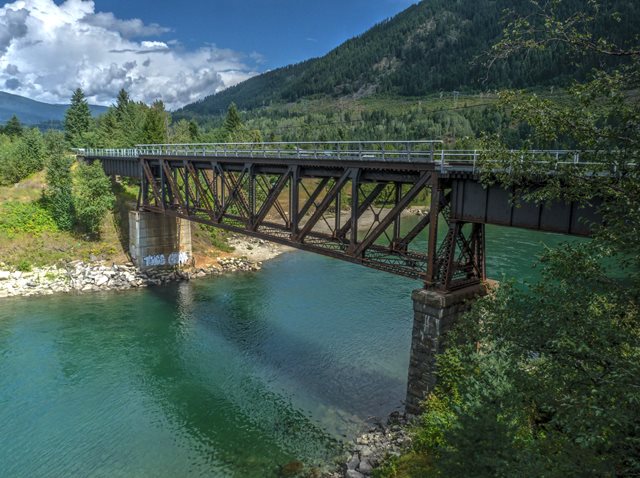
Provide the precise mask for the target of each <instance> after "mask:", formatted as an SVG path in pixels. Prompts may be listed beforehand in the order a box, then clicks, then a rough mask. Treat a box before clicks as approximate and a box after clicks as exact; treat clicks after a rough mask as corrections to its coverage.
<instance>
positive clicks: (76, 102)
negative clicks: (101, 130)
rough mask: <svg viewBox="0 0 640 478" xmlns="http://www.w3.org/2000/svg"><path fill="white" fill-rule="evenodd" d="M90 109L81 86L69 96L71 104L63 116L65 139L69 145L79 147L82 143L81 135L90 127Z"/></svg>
mask: <svg viewBox="0 0 640 478" xmlns="http://www.w3.org/2000/svg"><path fill="white" fill-rule="evenodd" d="M91 122H92V118H91V110H89V103H87V99H86V98H85V96H84V92H83V91H82V89H81V88H77V89H76V90H75V91H74V92H73V96H72V97H71V106H69V109H68V110H67V112H66V114H65V116H64V130H65V139H66V140H67V141H68V142H69V144H71V146H73V147H76V148H79V147H82V146H83V144H84V138H83V136H84V135H85V134H86V133H88V132H89V130H90V129H91Z"/></svg>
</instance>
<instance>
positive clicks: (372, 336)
mask: <svg viewBox="0 0 640 478" xmlns="http://www.w3.org/2000/svg"><path fill="white" fill-rule="evenodd" d="M487 237H488V244H487V256H488V270H489V274H490V276H491V277H493V278H496V279H500V278H502V277H518V278H531V277H533V276H535V274H536V271H535V269H533V268H532V267H531V264H532V263H533V262H534V260H535V256H536V255H538V254H539V253H540V252H541V251H542V249H543V247H544V246H543V244H547V245H554V244H557V243H559V242H562V241H564V240H566V238H565V237H562V236H557V235H548V234H547V235H545V234H539V233H532V232H529V231H522V230H517V229H505V228H494V227H491V228H488V230H487ZM419 286H420V284H419V283H418V282H415V281H411V280H406V279H403V278H400V277H396V276H393V275H390V274H386V273H382V272H377V271H372V270H369V269H366V268H363V267H359V266H355V265H352V264H348V263H346V262H341V261H337V260H332V259H327V258H324V257H321V256H317V255H313V254H309V253H302V252H292V253H286V254H283V255H281V256H280V257H278V258H276V259H274V260H272V261H269V262H267V263H265V265H264V268H263V270H262V271H260V272H258V273H246V274H245V273H242V274H235V275H228V276H225V277H217V278H212V279H206V280H199V281H193V282H189V283H181V284H175V285H171V286H167V287H158V288H150V289H146V290H137V291H131V292H124V293H123V292H117V293H115V292H114V293H111V292H105V293H95V294H86V295H77V296H73V295H68V296H67V295H61V296H57V297H46V298H36V299H33V298H29V299H5V300H3V301H2V302H0V477H85V476H87V477H88V476H91V477H110V478H116V477H143V476H144V477H146V476H148V477H191V476H211V477H218V476H220V477H227V476H229V477H253V476H256V477H262V476H265V477H269V476H278V470H279V468H280V467H281V466H282V465H284V464H287V463H289V462H291V461H293V460H301V461H302V462H304V463H305V464H306V465H307V466H313V465H319V464H324V463H327V462H330V461H331V460H332V459H333V457H334V456H335V455H336V453H338V451H339V449H340V443H341V442H343V441H345V440H348V439H351V438H353V437H354V436H355V435H356V434H357V433H358V432H359V431H360V430H361V429H362V427H363V426H365V424H366V423H367V421H368V420H371V419H372V417H378V418H384V417H386V416H387V415H388V414H389V413H390V412H392V411H394V410H401V409H402V401H403V399H404V394H405V387H406V376H407V367H408V362H409V346H410V338H411V325H412V311H411V309H412V303H411V300H410V294H411V291H412V290H413V289H415V288H418V287H419Z"/></svg>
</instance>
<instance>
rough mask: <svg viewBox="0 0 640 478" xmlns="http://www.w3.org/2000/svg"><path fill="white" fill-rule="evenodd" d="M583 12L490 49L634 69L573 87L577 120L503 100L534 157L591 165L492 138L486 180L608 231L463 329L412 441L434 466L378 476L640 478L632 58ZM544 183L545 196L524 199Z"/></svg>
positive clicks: (554, 18)
mask: <svg viewBox="0 0 640 478" xmlns="http://www.w3.org/2000/svg"><path fill="white" fill-rule="evenodd" d="M586 4H587V5H586V7H585V9H584V11H580V12H578V13H576V14H575V16H572V17H570V18H566V17H564V16H563V15H562V14H561V12H559V11H558V10H557V9H556V7H557V6H558V5H560V2H550V3H549V4H548V5H546V6H545V8H548V9H550V10H544V9H543V10H541V11H542V12H543V13H544V15H542V16H541V18H540V19H539V20H541V24H538V23H529V22H536V21H538V19H536V18H531V19H517V20H516V21H515V23H514V24H512V25H510V28H508V29H507V30H506V31H505V38H504V40H503V42H501V44H500V45H498V46H497V47H496V49H497V51H499V52H500V54H504V52H507V53H508V52H509V51H510V50H516V49H522V48H525V49H526V48H544V47H545V45H546V42H545V38H550V39H553V38H566V39H568V40H567V41H568V46H570V47H571V48H573V49H574V50H575V51H577V52H579V51H581V50H590V51H591V52H592V53H593V52H596V53H598V54H602V55H605V56H606V55H616V56H621V57H626V58H628V60H629V61H628V63H627V64H626V65H624V66H622V67H620V69H619V70H618V71H613V72H596V73H594V76H593V79H592V80H591V81H589V82H587V83H584V84H579V85H575V86H574V87H572V88H571V89H570V91H569V93H570V94H571V95H572V97H573V99H574V104H573V105H572V106H571V107H567V105H564V104H561V103H559V102H555V101H552V100H549V99H541V98H538V97H536V96H535V95H534V96H530V95H523V94H521V93H516V92H513V93H507V94H505V95H504V100H505V102H507V103H508V105H509V107H510V108H512V115H513V117H514V119H515V120H516V121H520V122H524V123H526V124H527V125H528V127H529V130H530V132H531V136H530V140H531V143H535V144H537V145H542V146H544V145H546V144H553V143H554V142H557V141H567V142H570V143H571V144H573V145H574V146H575V147H576V149H578V150H580V151H591V153H589V154H588V155H587V157H588V159H589V161H590V164H588V165H582V166H579V167H576V166H575V165H573V164H558V165H555V164H554V163H553V162H551V161H552V159H553V158H546V160H547V161H548V162H545V163H541V162H540V160H541V157H533V156H531V155H527V154H521V153H516V154H513V153H511V152H509V151H508V149H507V148H505V146H504V144H503V141H502V138H501V137H500V136H495V137H492V138H490V139H488V140H487V147H488V148H490V149H491V155H490V156H489V155H487V157H485V158H483V160H482V161H483V162H484V166H485V168H484V171H485V173H484V177H483V180H484V181H485V182H488V183H490V182H498V183H500V184H502V185H505V186H507V187H509V188H513V189H514V190H515V191H516V192H517V193H518V194H522V195H524V196H525V197H526V198H527V199H530V200H531V199H533V200H538V201H553V200H558V199H561V200H567V201H582V202H584V201H591V200H593V198H599V199H600V200H601V201H602V206H601V207H600V212H601V214H602V215H603V219H604V224H605V226H606V227H597V228H596V231H595V236H594V238H593V240H592V241H591V242H582V243H572V244H569V245H565V246H564V247H561V248H558V249H555V250H549V251H547V252H546V254H545V255H544V257H543V258H542V260H541V264H540V267H541V270H542V275H541V279H540V280H539V281H538V282H536V283H530V284H520V285H514V284H502V285H501V286H500V287H499V289H498V290H497V291H495V293H493V294H491V295H490V296H488V297H486V298H484V299H482V300H480V301H479V302H477V303H476V304H475V306H474V308H473V310H472V311H471V312H470V313H469V314H468V315H467V316H465V317H464V318H463V319H461V321H460V322H459V324H458V325H457V327H456V328H455V330H454V331H453V332H452V334H451V336H450V337H448V340H449V344H450V347H449V349H448V350H447V352H446V353H444V354H443V355H442V356H440V357H439V358H438V367H439V385H438V387H437V388H436V390H435V391H434V392H433V393H432V394H431V395H430V396H429V397H428V398H427V400H426V402H425V404H424V410H425V411H424V413H423V415H422V416H421V417H420V422H419V424H418V426H417V427H416V430H415V441H414V449H413V450H412V453H413V454H414V455H419V456H424V457H428V458H429V460H430V462H429V465H428V466H424V467H422V470H421V471H420V472H418V474H415V473H414V474H409V473H404V474H402V473H400V472H398V469H397V468H396V469H394V466H395V465H396V464H397V463H398V460H395V461H392V462H390V464H389V465H387V467H386V468H385V469H384V470H381V472H380V473H381V474H382V476H474V477H487V478H489V477H514V476H518V477H519V476H526V477H549V478H555V477H557V478H561V477H562V478H564V477H633V476H640V382H639V379H638V377H640V241H638V235H639V234H640V208H638V204H640V170H639V168H638V167H637V165H638V164H640V161H639V159H640V115H639V114H638V112H639V111H640V98H639V97H638V96H637V95H636V94H635V92H636V91H638V88H639V87H640V53H638V52H640V49H639V48H638V47H637V46H635V47H628V46H626V45H617V44H615V43H614V42H612V41H610V39H608V38H596V37H594V36H593V33H592V32H593V30H592V28H591V27H592V24H593V22H594V21H595V20H594V19H595V18H597V14H598V2H595V1H588V2H586ZM532 32H536V35H540V32H544V35H546V36H542V37H539V36H536V37H535V38H531V37H530V35H531V34H532ZM525 149H526V145H525ZM550 164H553V165H554V175H553V176H551V177H550V176H549V175H548V170H549V167H550ZM496 165H497V166H498V167H496ZM541 175H544V177H545V185H544V186H543V187H541V188H540V189H538V190H536V191H535V192H527V191H530V188H528V187H527V186H528V185H530V184H531V182H530V181H531V180H532V179H535V178H540V177H541ZM405 459H409V458H405ZM383 473H386V475H384V474H383Z"/></svg>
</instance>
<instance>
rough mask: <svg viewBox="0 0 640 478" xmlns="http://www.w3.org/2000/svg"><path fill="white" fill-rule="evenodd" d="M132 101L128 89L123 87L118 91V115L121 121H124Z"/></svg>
mask: <svg viewBox="0 0 640 478" xmlns="http://www.w3.org/2000/svg"><path fill="white" fill-rule="evenodd" d="M130 103H131V99H130V98H129V93H127V90H125V89H124V88H122V89H121V90H120V91H119V92H118V100H117V103H116V116H117V117H118V120H119V121H120V122H122V121H123V120H124V118H125V117H126V115H127V112H128V108H129V104H130Z"/></svg>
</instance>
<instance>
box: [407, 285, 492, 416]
mask: <svg viewBox="0 0 640 478" xmlns="http://www.w3.org/2000/svg"><path fill="white" fill-rule="evenodd" d="M486 293H487V288H486V286H485V285H484V284H479V285H475V286H471V287H467V288H464V289H460V290H456V291H452V292H440V291H436V290H429V289H419V290H415V291H413V294H412V296H411V298H412V299H413V311H414V315H413V332H412V338H411V356H410V361H409V379H408V382H407V398H406V402H405V410H406V412H407V414H409V415H417V414H418V413H419V412H420V404H421V402H422V401H423V400H424V399H425V398H426V397H427V395H428V394H429V393H430V392H431V391H433V389H434V387H435V385H436V357H437V355H438V354H440V353H442V352H443V351H444V348H445V338H446V334H447V332H448V331H449V330H450V329H451V328H452V327H453V325H454V324H455V323H456V321H457V319H458V318H459V317H460V316H461V315H462V314H464V313H465V312H466V311H467V310H468V309H469V308H470V307H471V304H472V303H473V300H475V299H476V298H477V297H480V296H482V295H485V294H486Z"/></svg>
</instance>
